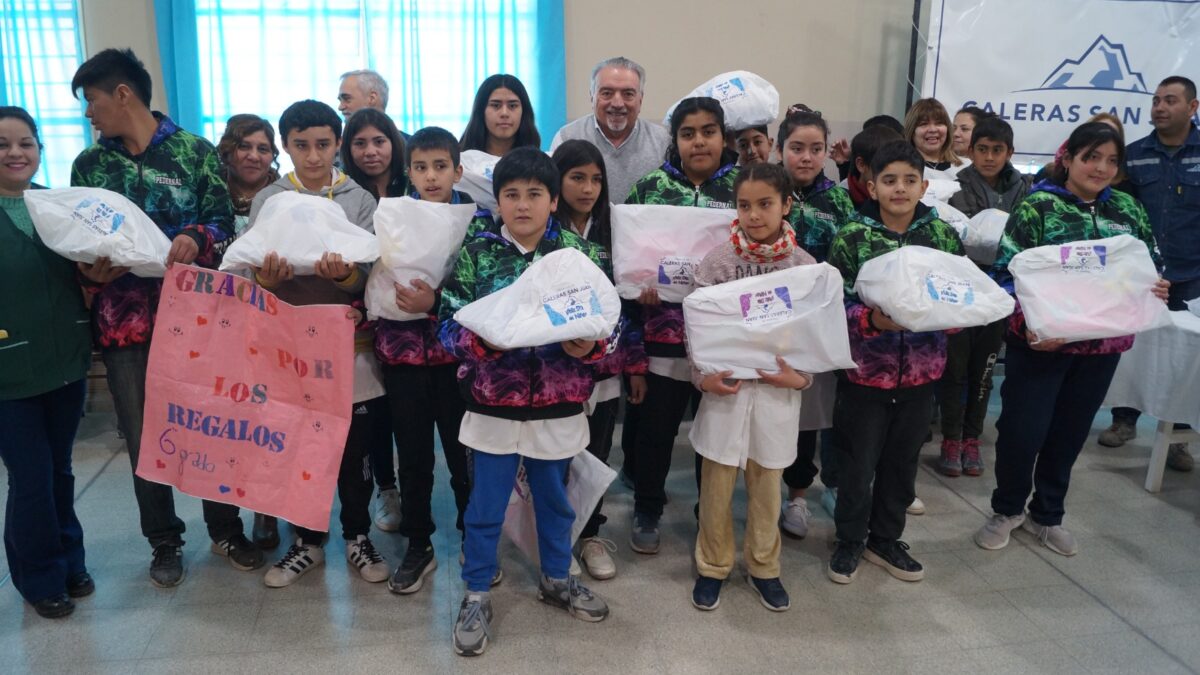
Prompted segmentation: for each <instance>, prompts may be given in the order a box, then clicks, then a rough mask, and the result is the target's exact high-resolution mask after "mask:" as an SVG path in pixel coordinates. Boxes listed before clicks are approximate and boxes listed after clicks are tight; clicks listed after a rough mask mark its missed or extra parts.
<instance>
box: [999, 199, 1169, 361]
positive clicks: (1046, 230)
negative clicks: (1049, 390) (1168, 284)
mask: <svg viewBox="0 0 1200 675" xmlns="http://www.w3.org/2000/svg"><path fill="white" fill-rule="evenodd" d="M1118 234H1128V235H1132V236H1134V237H1137V238H1138V239H1140V240H1142V241H1143V242H1145V244H1146V247H1147V248H1149V249H1150V257H1151V258H1153V259H1154V264H1155V265H1157V266H1158V267H1159V269H1162V261H1161V258H1160V257H1159V254H1158V248H1157V247H1156V246H1155V243H1154V235H1153V234H1152V233H1151V230H1150V219H1149V218H1147V216H1146V210H1145V209H1144V208H1143V207H1142V204H1141V202H1139V201H1138V200H1137V199H1134V198H1133V197H1131V196H1130V195H1128V194H1126V193H1125V192H1122V191H1120V190H1113V189H1112V188H1105V189H1104V191H1103V192H1101V193H1100V195H1099V196H1098V197H1097V198H1096V201H1094V202H1092V203H1090V204H1088V203H1085V202H1084V201H1083V200H1082V199H1080V198H1079V197H1076V196H1075V195H1074V194H1073V193H1071V192H1070V191H1069V190H1067V189H1066V188H1065V187H1063V186H1061V185H1058V184H1057V183H1054V182H1052V181H1049V180H1043V181H1040V182H1038V183H1037V184H1035V185H1034V186H1033V192H1031V193H1030V194H1029V196H1028V197H1026V198H1025V201H1023V202H1021V204H1020V205H1019V206H1017V208H1016V209H1014V210H1013V212H1012V214H1011V215H1009V217H1008V223H1007V224H1006V225H1005V226H1004V236H1003V237H1001V239H1000V252H999V253H998V254H997V256H996V264H995V267H994V268H993V276H994V277H995V279H996V281H997V282H998V283H999V284H1000V285H1001V286H1002V287H1004V289H1005V290H1007V291H1008V292H1009V293H1013V280H1012V274H1011V273H1009V271H1008V263H1009V261H1011V260H1012V259H1013V256H1015V255H1016V254H1018V253H1020V252H1021V251H1024V250H1025V249H1027V248H1035V247H1037V246H1048V245H1052V244H1066V243H1069V242H1073V241H1086V240H1091V239H1104V238H1106V237H1115V236H1117V235H1118ZM1014 295H1015V293H1014ZM1005 339H1006V340H1007V341H1008V342H1009V343H1015V344H1018V345H1026V344H1027V340H1026V338H1025V314H1024V313H1023V312H1022V311H1021V305H1020V303H1019V302H1018V303H1017V309H1016V311H1014V312H1013V313H1012V316H1010V317H1009V318H1008V332H1007V334H1006V335H1005ZM1132 346H1133V336H1132V335H1124V336H1121V337H1115V338H1107V339H1104V340H1081V341H1079V342H1070V343H1068V344H1066V345H1064V346H1063V347H1062V348H1061V349H1060V350H1058V351H1059V352H1060V353H1063V354H1119V353H1120V352H1123V351H1127V350H1128V349H1129V348H1130V347H1132Z"/></svg>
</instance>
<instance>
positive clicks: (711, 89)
mask: <svg viewBox="0 0 1200 675" xmlns="http://www.w3.org/2000/svg"><path fill="white" fill-rule="evenodd" d="M694 96H708V97H709V98H715V99H717V101H719V102H720V104H721V109H722V110H724V111H725V127H726V128H727V129H739V130H740V129H749V128H750V127H758V126H763V125H766V124H772V123H774V122H775V118H776V117H779V91H778V90H777V89H775V85H773V84H771V83H770V82H767V81H766V80H765V79H763V78H762V77H760V76H758V75H755V74H754V73H751V72H749V71H746V70H735V71H733V72H730V73H722V74H720V75H717V76H716V77H714V78H712V79H711V80H709V81H708V82H705V83H704V84H702V85H700V86H699V87H696V88H695V89H693V90H692V91H691V93H690V94H688V95H687V96H684V97H683V98H691V97H694ZM680 100H683V99H680ZM678 105H679V102H678V101H676V102H675V105H673V106H671V108H670V110H667V116H666V117H665V118H664V119H663V125H664V126H666V127H670V126H671V115H672V114H673V113H674V112H675V108H676V106H678Z"/></svg>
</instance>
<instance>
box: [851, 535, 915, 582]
mask: <svg viewBox="0 0 1200 675" xmlns="http://www.w3.org/2000/svg"><path fill="white" fill-rule="evenodd" d="M863 557H864V558H866V559H867V560H869V561H871V562H873V563H875V564H876V565H879V566H880V567H882V568H883V569H885V570H887V571H888V574H890V575H892V576H894V577H896V578H897V579H900V580H901V581H920V580H922V579H924V578H925V568H924V567H921V563H919V562H917V561H916V560H913V558H912V556H910V555H909V554H908V544H906V543H904V542H902V541H900V540H899V539H897V540H896V541H868V542H867V551H866V553H864V554H863Z"/></svg>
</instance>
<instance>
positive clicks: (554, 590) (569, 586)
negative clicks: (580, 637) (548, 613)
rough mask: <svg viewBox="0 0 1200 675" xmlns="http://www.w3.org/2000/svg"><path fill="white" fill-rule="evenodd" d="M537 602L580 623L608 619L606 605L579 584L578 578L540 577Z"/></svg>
mask: <svg viewBox="0 0 1200 675" xmlns="http://www.w3.org/2000/svg"><path fill="white" fill-rule="evenodd" d="M538 600H541V601H542V602H544V603H546V604H547V605H550V606H551V607H558V608H559V609H565V610H567V613H569V614H570V615H571V616H573V617H575V618H576V619H579V620H580V621H592V622H596V621H603V620H605V619H607V618H608V605H607V604H606V603H605V602H604V601H603V600H601V599H600V598H599V597H597V596H596V594H595V593H592V592H591V591H590V590H588V588H587V586H584V585H583V584H581V583H579V578H578V577H568V578H566V579H551V578H549V577H547V576H545V575H542V580H541V582H539V583H538Z"/></svg>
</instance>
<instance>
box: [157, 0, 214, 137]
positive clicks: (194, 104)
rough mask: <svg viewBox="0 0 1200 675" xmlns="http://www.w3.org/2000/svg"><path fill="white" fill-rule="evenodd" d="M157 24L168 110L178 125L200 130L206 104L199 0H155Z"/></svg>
mask: <svg viewBox="0 0 1200 675" xmlns="http://www.w3.org/2000/svg"><path fill="white" fill-rule="evenodd" d="M154 23H155V28H156V29H157V32H158V53H159V57H160V58H161V59H162V67H163V69H162V71H163V86H164V88H165V89H166V94H167V110H168V112H169V114H170V115H171V118H172V119H174V120H175V123H176V124H178V125H180V126H181V127H183V128H184V129H187V130H189V131H192V132H197V133H198V132H199V131H200V128H201V124H200V118H201V109H202V104H201V99H200V49H199V39H198V37H197V34H196V3H195V2H194V0H154Z"/></svg>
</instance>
